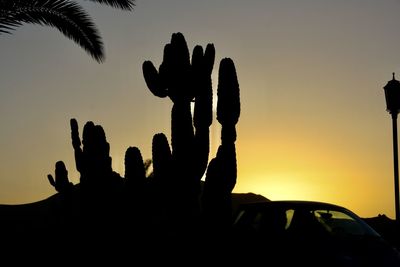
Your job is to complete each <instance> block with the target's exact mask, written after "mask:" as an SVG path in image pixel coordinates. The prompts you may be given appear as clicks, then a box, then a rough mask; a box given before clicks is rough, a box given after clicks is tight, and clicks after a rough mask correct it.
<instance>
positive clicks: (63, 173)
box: [47, 161, 73, 194]
mask: <svg viewBox="0 0 400 267" xmlns="http://www.w3.org/2000/svg"><path fill="white" fill-rule="evenodd" d="M47 178H48V180H49V182H50V184H51V185H52V186H54V188H55V189H56V190H57V192H59V193H62V194H64V193H68V192H70V191H71V189H72V187H73V184H72V183H71V182H70V181H69V179H68V171H67V169H66V167H65V164H64V162H62V161H57V162H56V170H55V179H54V178H53V176H52V175H51V174H49V175H47Z"/></svg>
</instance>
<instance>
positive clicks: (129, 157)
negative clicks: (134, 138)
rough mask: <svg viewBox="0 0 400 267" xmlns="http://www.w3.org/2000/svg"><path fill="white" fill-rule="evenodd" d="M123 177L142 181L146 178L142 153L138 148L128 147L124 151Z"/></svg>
mask: <svg viewBox="0 0 400 267" xmlns="http://www.w3.org/2000/svg"><path fill="white" fill-rule="evenodd" d="M125 178H126V179H129V180H131V179H132V180H136V181H138V182H142V181H144V180H145V179H146V173H145V168H144V163H143V158H142V154H141V153H140V150H139V148H137V147H129V148H128V149H127V150H126V153H125Z"/></svg>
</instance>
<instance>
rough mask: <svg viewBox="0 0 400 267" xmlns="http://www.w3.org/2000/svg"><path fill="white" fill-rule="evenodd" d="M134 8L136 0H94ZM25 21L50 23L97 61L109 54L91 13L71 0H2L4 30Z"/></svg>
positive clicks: (1, 31)
mask: <svg viewBox="0 0 400 267" xmlns="http://www.w3.org/2000/svg"><path fill="white" fill-rule="evenodd" d="M90 1H92V2H97V3H100V4H105V5H109V6H111V7H115V8H120V9H123V10H132V8H133V0H90ZM24 23H30V24H38V25H42V26H50V27H54V28H56V29H58V30H59V31H60V32H61V33H62V34H63V35H64V36H66V37H67V38H69V39H71V40H73V41H74V42H75V43H77V44H78V45H79V46H80V47H82V48H83V49H84V50H85V51H86V52H87V53H88V54H89V55H90V56H92V57H93V58H94V59H95V60H96V61H97V62H99V63H100V62H102V61H103V60H104V58H105V54H104V48H103V41H102V38H101V36H100V34H99V31H98V29H97V28H96V25H95V24H94V22H93V21H92V19H91V17H90V16H89V14H88V13H87V12H86V11H85V10H84V9H83V8H82V7H81V6H80V5H79V4H77V3H75V2H73V1H70V0H0V34H4V33H8V34H10V33H11V32H12V31H13V30H15V29H16V28H17V27H19V26H21V25H23V24H24Z"/></svg>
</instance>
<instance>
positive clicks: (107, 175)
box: [70, 119, 120, 188]
mask: <svg viewBox="0 0 400 267" xmlns="http://www.w3.org/2000/svg"><path fill="white" fill-rule="evenodd" d="M70 124H71V138H72V146H73V148H74V151H75V163H76V169H77V170H78V171H79V172H80V174H81V177H80V183H81V185H82V186H83V187H86V186H88V187H89V188H93V187H96V186H100V187H101V186H105V187H107V186H108V184H109V183H110V182H111V183H112V182H118V178H120V176H119V175H118V174H116V173H115V172H113V170H112V166H111V157H110V156H109V153H110V145H109V143H108V142H107V140H106V135H105V133H104V130H103V128H102V127H101V126H100V125H95V124H94V123H93V122H92V121H89V122H87V123H86V124H85V126H84V128H83V134H82V136H83V138H82V143H81V140H80V137H79V131H78V123H77V121H76V120H75V119H71V121H70ZM81 144H82V145H83V147H82V148H81Z"/></svg>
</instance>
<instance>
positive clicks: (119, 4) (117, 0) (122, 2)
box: [89, 0, 135, 10]
mask: <svg viewBox="0 0 400 267" xmlns="http://www.w3.org/2000/svg"><path fill="white" fill-rule="evenodd" d="M89 1H92V2H97V3H100V4H104V5H109V6H111V7H115V8H120V9H124V10H132V9H133V6H134V5H135V4H134V2H135V1H134V0H89Z"/></svg>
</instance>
